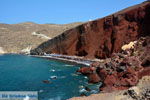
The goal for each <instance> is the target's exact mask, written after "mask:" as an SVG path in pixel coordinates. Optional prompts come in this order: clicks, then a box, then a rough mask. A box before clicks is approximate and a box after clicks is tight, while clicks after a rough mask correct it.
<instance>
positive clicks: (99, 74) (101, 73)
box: [78, 36, 150, 92]
mask: <svg viewBox="0 0 150 100" xmlns="http://www.w3.org/2000/svg"><path fill="white" fill-rule="evenodd" d="M149 58H150V36H147V37H142V38H140V39H138V40H137V41H136V43H135V45H134V46H133V48H129V49H126V50H123V51H121V52H120V53H114V54H113V56H112V57H111V58H107V59H104V61H103V62H96V63H94V64H91V67H83V68H81V69H79V70H78V72H80V73H82V74H83V75H87V76H88V78H89V82H90V83H97V82H102V83H103V85H102V86H101V87H100V91H103V92H112V91H115V90H124V89H128V88H130V87H132V86H135V85H136V84H137V83H138V81H139V79H141V78H142V77H143V76H149V75H150V63H149V60H150V59H149ZM98 63H99V64H98ZM94 67H95V68H94ZM92 69H93V70H92ZM85 73H86V74H85Z"/></svg>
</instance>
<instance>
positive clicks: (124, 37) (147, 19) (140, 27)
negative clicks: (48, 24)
mask: <svg viewBox="0 0 150 100" xmlns="http://www.w3.org/2000/svg"><path fill="white" fill-rule="evenodd" d="M149 26H150V2H148V1H147V2H144V3H142V4H139V5H136V6H133V7H130V8H127V9H124V10H122V11H120V12H117V13H115V14H112V15H110V16H107V17H104V18H102V19H97V20H94V21H90V22H87V23H85V24H82V25H80V26H77V27H75V28H73V29H70V30H68V31H66V32H64V33H62V34H61V35H59V36H57V37H55V38H54V39H51V40H49V41H47V42H45V43H43V44H41V45H40V46H39V47H38V48H36V49H34V50H32V51H31V54H43V53H44V52H45V53H58V54H65V55H77V56H85V57H88V58H107V57H110V56H111V55H112V53H114V52H119V51H120V50H121V47H122V45H124V44H127V43H129V42H130V41H134V40H136V39H138V38H139V37H141V36H147V35H150V28H149Z"/></svg>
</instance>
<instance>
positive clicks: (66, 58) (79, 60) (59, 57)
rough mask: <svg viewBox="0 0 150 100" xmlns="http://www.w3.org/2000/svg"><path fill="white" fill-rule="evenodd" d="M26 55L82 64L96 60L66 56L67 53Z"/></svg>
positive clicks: (88, 64)
mask: <svg viewBox="0 0 150 100" xmlns="http://www.w3.org/2000/svg"><path fill="white" fill-rule="evenodd" d="M28 56H32V57H39V58H46V59H54V60H59V61H64V62H70V63H75V64H80V65H84V66H90V65H91V64H92V63H94V62H96V60H92V59H85V58H83V57H78V56H67V55H60V54H46V55H28Z"/></svg>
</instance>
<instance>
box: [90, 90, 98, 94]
mask: <svg viewBox="0 0 150 100" xmlns="http://www.w3.org/2000/svg"><path fill="white" fill-rule="evenodd" d="M90 93H92V94H96V93H98V91H96V90H92V91H90Z"/></svg>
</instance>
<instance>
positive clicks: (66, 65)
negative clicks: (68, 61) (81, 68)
mask: <svg viewBox="0 0 150 100" xmlns="http://www.w3.org/2000/svg"><path fill="white" fill-rule="evenodd" d="M64 66H74V65H64Z"/></svg>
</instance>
